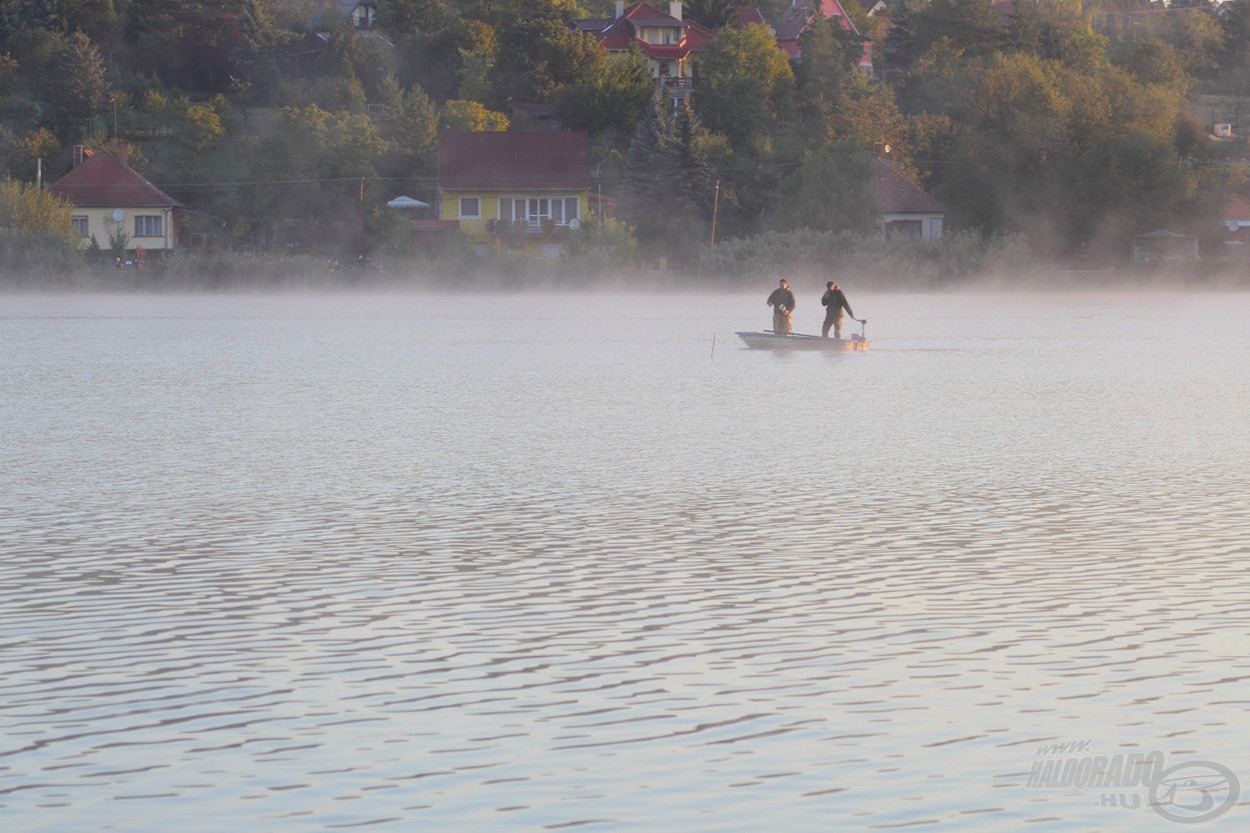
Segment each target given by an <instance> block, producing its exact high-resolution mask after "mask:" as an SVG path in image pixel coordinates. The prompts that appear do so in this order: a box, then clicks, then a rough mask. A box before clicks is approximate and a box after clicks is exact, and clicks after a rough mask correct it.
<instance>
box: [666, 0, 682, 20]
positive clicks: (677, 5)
mask: <svg viewBox="0 0 1250 833" xmlns="http://www.w3.org/2000/svg"><path fill="white" fill-rule="evenodd" d="M668 16H669V17H675V18H677V19H678V20H681V0H672V2H671V3H669V4H668Z"/></svg>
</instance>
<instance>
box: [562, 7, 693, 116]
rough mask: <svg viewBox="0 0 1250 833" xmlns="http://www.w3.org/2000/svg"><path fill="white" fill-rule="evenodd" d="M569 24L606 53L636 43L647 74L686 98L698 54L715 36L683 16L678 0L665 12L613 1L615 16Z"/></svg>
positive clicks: (623, 48)
mask: <svg viewBox="0 0 1250 833" xmlns="http://www.w3.org/2000/svg"><path fill="white" fill-rule="evenodd" d="M569 25H570V26H571V27H572V28H573V29H576V30H579V31H582V32H585V33H586V34H588V35H591V36H592V37H594V38H595V39H596V40H597V41H599V45H600V46H602V47H603V48H604V49H606V50H607V51H608V52H618V53H619V52H628V51H629V50H630V48H631V47H635V46H636V47H637V48H638V49H639V50H640V51H641V52H642V54H643V55H644V56H645V57H646V59H647V64H648V65H649V66H650V67H651V76H652V77H653V78H655V79H656V80H657V81H658V82H659V83H660V84H662V85H663V86H664V87H665V88H666V89H667V90H668V91H669V92H670V93H671V94H672V95H673V97H675V98H684V97H686V95H687V94H688V91H689V89H690V87H691V85H692V84H693V83H694V65H695V62H696V61H697V60H698V54H699V53H700V52H702V51H703V50H704V49H707V48H708V46H709V45H710V44H711V43H712V40H713V39H714V38H715V37H716V34H715V33H714V32H713V31H712V30H711V29H708V28H707V27H706V26H702V25H700V24H698V23H695V22H693V21H688V20H684V19H683V17H682V4H681V2H680V0H674V2H671V3H669V4H668V13H667V14H665V13H664V12H662V11H660V10H659V9H657V8H655V7H654V6H649V5H647V4H646V3H635V4H634V5H632V6H629V7H628V8H627V7H626V6H625V2H624V0H616V14H615V16H613V17H611V18H607V19H582V20H574V21H572V22H571V23H570V24H569Z"/></svg>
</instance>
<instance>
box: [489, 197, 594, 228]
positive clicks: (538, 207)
mask: <svg viewBox="0 0 1250 833" xmlns="http://www.w3.org/2000/svg"><path fill="white" fill-rule="evenodd" d="M577 213H578V201H577V197H513V198H511V199H505V200H504V202H503V217H502V219H504V220H506V221H508V222H512V223H527V224H528V225H530V226H534V227H539V226H541V225H542V224H543V223H544V222H546V221H551V222H552V223H555V224H556V225H557V226H567V225H568V224H569V222H570V221H572V220H576V219H579V218H578V216H577Z"/></svg>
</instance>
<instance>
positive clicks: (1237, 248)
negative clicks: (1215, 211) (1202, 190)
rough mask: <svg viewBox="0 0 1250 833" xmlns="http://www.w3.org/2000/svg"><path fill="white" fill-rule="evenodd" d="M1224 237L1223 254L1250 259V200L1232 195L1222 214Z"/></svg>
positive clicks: (1226, 201)
mask: <svg viewBox="0 0 1250 833" xmlns="http://www.w3.org/2000/svg"><path fill="white" fill-rule="evenodd" d="M1220 221H1221V223H1222V224H1223V226H1224V229H1223V231H1224V235H1223V238H1222V239H1221V240H1220V246H1221V249H1222V252H1221V253H1222V254H1223V255H1226V256H1236V257H1241V258H1250V200H1247V199H1246V198H1245V197H1242V196H1240V195H1238V194H1230V195H1229V197H1228V199H1227V200H1225V201H1224V210H1223V211H1222V212H1221V213H1220Z"/></svg>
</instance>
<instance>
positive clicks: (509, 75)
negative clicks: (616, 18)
mask: <svg viewBox="0 0 1250 833" xmlns="http://www.w3.org/2000/svg"><path fill="white" fill-rule="evenodd" d="M496 32H497V35H498V51H497V53H496V57H495V63H494V66H493V67H492V68H491V74H490V78H491V85H492V88H493V91H494V98H493V99H492V101H490V102H487V103H489V104H494V105H495V106H497V107H503V106H506V105H507V103H508V101H509V100H510V99H511V100H516V101H532V102H543V103H548V102H551V101H552V100H553V99H554V98H555V95H556V92H557V91H558V90H559V89H560V88H561V87H563V86H564V85H566V84H577V83H580V82H582V81H584V80H585V79H587V78H588V77H590V76H592V75H594V74H595V73H598V72H599V71H600V70H601V68H602V67H603V64H604V61H605V59H606V58H607V53H606V52H605V51H604V49H603V47H601V46H600V45H599V43H598V42H597V41H596V40H595V39H594V38H592V37H590V36H589V35H587V34H585V33H584V32H581V31H573V30H571V29H570V28H569V27H568V26H567V25H566V24H565V23H564V22H563V21H562V20H556V19H543V18H537V19H534V18H520V19H517V20H515V21H513V22H512V23H511V24H510V25H508V26H504V27H502V28H499V29H497V30H496Z"/></svg>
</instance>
